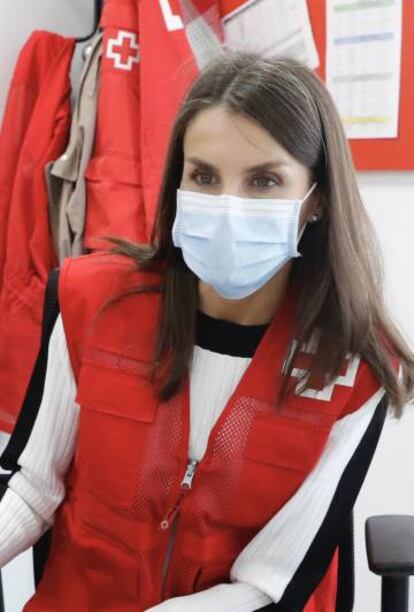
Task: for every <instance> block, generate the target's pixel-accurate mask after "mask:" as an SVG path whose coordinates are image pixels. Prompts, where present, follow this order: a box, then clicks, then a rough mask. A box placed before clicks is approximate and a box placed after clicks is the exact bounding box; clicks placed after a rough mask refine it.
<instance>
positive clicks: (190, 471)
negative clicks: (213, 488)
mask: <svg viewBox="0 0 414 612" xmlns="http://www.w3.org/2000/svg"><path fill="white" fill-rule="evenodd" d="M197 463H198V461H196V460H195V459H192V460H191V461H189V462H188V465H187V470H186V472H185V474H184V478H183V479H182V481H181V485H180V486H181V487H182V488H184V489H191V483H192V482H193V478H194V474H195V471H196V467H197Z"/></svg>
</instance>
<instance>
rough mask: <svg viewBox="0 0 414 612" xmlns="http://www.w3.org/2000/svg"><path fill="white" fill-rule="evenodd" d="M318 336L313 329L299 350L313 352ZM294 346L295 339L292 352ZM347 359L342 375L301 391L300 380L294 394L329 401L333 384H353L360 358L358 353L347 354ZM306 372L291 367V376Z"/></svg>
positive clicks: (302, 374)
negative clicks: (306, 341)
mask: <svg viewBox="0 0 414 612" xmlns="http://www.w3.org/2000/svg"><path fill="white" fill-rule="evenodd" d="M319 338H320V334H319V330H315V331H314V332H313V334H312V336H311V338H310V340H309V342H308V343H307V344H304V345H302V348H301V352H303V353H313V354H315V353H316V350H317V348H318V343H319ZM296 346H297V341H296V340H294V341H293V346H292V352H293V350H294V349H295V348H296ZM347 359H348V360H349V362H348V368H347V371H346V372H345V374H344V375H343V376H342V375H339V376H337V377H336V379H335V380H333V381H332V382H331V383H330V384H329V385H326V386H325V387H324V388H323V389H306V390H305V391H302V393H300V392H299V389H300V387H301V386H302V382H299V383H298V384H297V386H296V391H295V394H296V395H299V396H300V397H309V398H312V399H317V400H322V401H325V402H330V401H331V399H332V394H333V392H334V389H335V385H342V386H344V387H351V388H352V387H353V386H354V384H355V378H356V375H357V373H358V368H359V364H360V363H361V358H360V357H359V356H358V355H356V356H354V357H353V358H352V355H351V354H348V355H347ZM287 361H288V360H287ZM287 361H285V363H284V365H283V370H282V371H285V368H286V363H287ZM306 374H308V371H307V370H302V369H300V368H293V370H292V374H291V376H293V377H295V378H301V377H302V376H304V375H306Z"/></svg>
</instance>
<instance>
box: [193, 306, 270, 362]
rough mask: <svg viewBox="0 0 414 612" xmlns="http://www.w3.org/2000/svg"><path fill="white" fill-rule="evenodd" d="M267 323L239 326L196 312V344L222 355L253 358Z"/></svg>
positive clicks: (199, 311)
mask: <svg viewBox="0 0 414 612" xmlns="http://www.w3.org/2000/svg"><path fill="white" fill-rule="evenodd" d="M268 326H269V323H265V324H262V325H240V324H239V323H233V322H232V321H225V320H224V319H216V318H215V317H212V316H210V315H208V314H206V313H205V312H202V311H201V310H199V309H198V310H197V323H196V344H197V346H200V347H201V348H204V349H208V350H209V351H213V352H215V353H221V354H223V355H232V356H233V357H253V355H254V353H255V351H256V349H257V347H258V345H259V343H260V340H261V339H262V337H263V335H264V333H265V331H266V329H267V328H268Z"/></svg>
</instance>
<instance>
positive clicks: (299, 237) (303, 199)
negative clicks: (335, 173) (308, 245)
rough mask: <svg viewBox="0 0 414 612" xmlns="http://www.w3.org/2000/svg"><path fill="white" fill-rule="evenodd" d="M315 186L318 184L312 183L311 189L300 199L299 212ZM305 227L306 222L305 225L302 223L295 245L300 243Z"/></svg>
mask: <svg viewBox="0 0 414 612" xmlns="http://www.w3.org/2000/svg"><path fill="white" fill-rule="evenodd" d="M317 184H318V183H317V182H316V181H315V182H314V183H313V185H312V187H311V188H310V189H309V190H308V192H307V193H306V194H305V195H304V197H303V198H302V199H301V201H300V208H299V210H300V209H301V208H302V204H303V202H304V201H305V200H307V198H308V197H309V196H310V194H311V193H312V191H313V190H314V189H315V187H316V186H317ZM307 225H308V222H307V221H305V223H304V225H303V228H302V231H301V233H300V234H299V236H298V241H297V244H299V241H300V239H301V238H302V236H303V233H304V231H305V229H306V226H307Z"/></svg>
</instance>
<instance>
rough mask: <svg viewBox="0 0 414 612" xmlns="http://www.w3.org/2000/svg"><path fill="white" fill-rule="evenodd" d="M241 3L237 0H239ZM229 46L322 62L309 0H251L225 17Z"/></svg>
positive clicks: (239, 4)
mask: <svg viewBox="0 0 414 612" xmlns="http://www.w3.org/2000/svg"><path fill="white" fill-rule="evenodd" d="M235 4H237V3H235ZM223 26H224V32H225V39H226V46H227V47H229V48H231V49H240V50H245V51H255V52H257V53H263V54H264V55H279V56H284V57H289V58H292V59H297V60H300V61H302V62H304V63H305V64H307V65H308V66H309V67H310V68H316V67H317V66H318V65H319V57H318V52H317V49H316V46H315V41H314V38H313V33H312V28H311V23H310V20H309V13H308V6H307V3H306V0H247V1H244V2H243V1H240V2H239V3H238V6H237V8H235V9H234V10H232V11H231V12H230V13H229V14H227V15H226V16H225V17H224V19H223Z"/></svg>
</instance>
